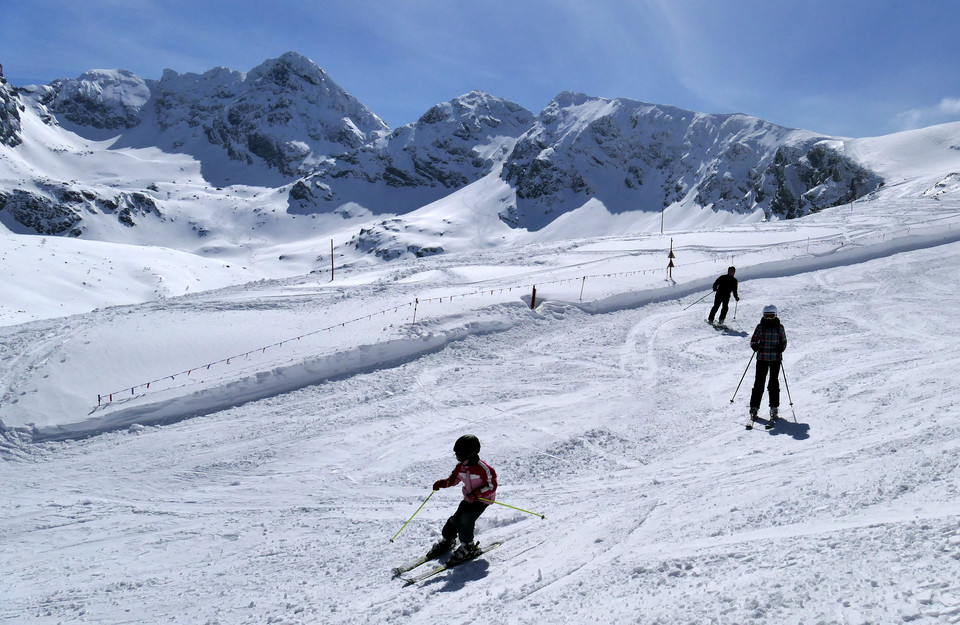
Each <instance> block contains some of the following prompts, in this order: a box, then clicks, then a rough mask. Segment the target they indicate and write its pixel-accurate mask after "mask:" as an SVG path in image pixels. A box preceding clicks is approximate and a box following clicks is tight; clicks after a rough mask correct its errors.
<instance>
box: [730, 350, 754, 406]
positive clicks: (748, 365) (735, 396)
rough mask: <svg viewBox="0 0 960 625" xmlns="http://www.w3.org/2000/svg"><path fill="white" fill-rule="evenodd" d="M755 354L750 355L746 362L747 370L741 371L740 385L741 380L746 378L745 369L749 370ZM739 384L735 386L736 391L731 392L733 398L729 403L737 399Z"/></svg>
mask: <svg viewBox="0 0 960 625" xmlns="http://www.w3.org/2000/svg"><path fill="white" fill-rule="evenodd" d="M756 355H757V354H756V352H754V353H752V354H750V360H748V361H747V368H746V369H744V370H743V375H741V376H740V384H743V379H744V378H745V377H747V369H749V368H750V363H751V362H753V357H754V356H756ZM740 384H737V390H735V391H734V392H733V397H731V398H730V403H731V404H732V403H733V400H734V399H736V398H737V393H739V392H740Z"/></svg>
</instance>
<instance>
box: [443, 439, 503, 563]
mask: <svg viewBox="0 0 960 625" xmlns="http://www.w3.org/2000/svg"><path fill="white" fill-rule="evenodd" d="M453 453H454V455H455V456H456V457H457V462H458V464H457V466H456V467H454V469H453V471H452V472H451V473H450V476H449V477H448V478H446V479H444V480H437V481H436V482H434V483H433V490H440V489H441V488H448V487H450V486H453V485H454V484H457V483H460V484H463V501H461V502H460V505H459V506H458V507H457V511H456V512H454V513H453V516H451V517H450V518H449V519H447V522H446V523H445V524H444V526H443V529H442V530H441V532H440V533H441V535H442V536H443V538H441V539H440V540H439V541H438V542H437V543H436V544H434V545H433V547H431V548H430V551H428V552H427V557H429V558H436V557H437V556H439V555H440V554H442V553H443V552H444V551H447V550H449V549H451V548H453V545H454V542H455V541H456V539H457V538H458V537H459V538H460V546H459V547H457V550H456V551H454V552H453V554H451V556H450V559H449V560H448V562H447V564H456V563H458V562H462V561H464V560H469V559H470V558H472V557H475V556H476V555H477V554H478V553H479V552H480V545H479V543H478V542H475V541H474V526H475V525H476V523H477V519H478V518H480V515H481V514H483V512H484V511H485V510H486V509H487V506H489V505H490V504H489V503H488V502H492V501H495V499H496V495H497V472H496V471H494V470H493V467H491V466H490V465H489V464H487V463H486V462H484V461H483V460H481V459H480V440H479V439H478V438H477V437H476V436H474V435H473V434H465V435H464V436H461V437H460V438H458V439H457V442H456V443H454V445H453ZM481 499H486V500H487V501H481Z"/></svg>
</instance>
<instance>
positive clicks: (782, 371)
mask: <svg viewBox="0 0 960 625" xmlns="http://www.w3.org/2000/svg"><path fill="white" fill-rule="evenodd" d="M780 373H782V374H783V385H784V386H785V387H787V399H788V400H789V401H790V411H791V412H793V397H790V384H789V383H787V370H786V369H784V368H783V362H782V361H781V362H780ZM793 422H794V423H796V422H797V417H796V413H794V417H793Z"/></svg>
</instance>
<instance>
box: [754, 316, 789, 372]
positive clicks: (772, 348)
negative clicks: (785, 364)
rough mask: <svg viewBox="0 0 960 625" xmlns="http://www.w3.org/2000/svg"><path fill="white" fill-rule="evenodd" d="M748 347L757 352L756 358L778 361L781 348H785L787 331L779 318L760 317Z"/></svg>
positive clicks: (781, 351) (780, 356)
mask: <svg viewBox="0 0 960 625" xmlns="http://www.w3.org/2000/svg"><path fill="white" fill-rule="evenodd" d="M750 347H751V348H752V349H753V351H755V352H757V360H763V361H766V362H780V360H781V359H782V358H783V356H782V354H783V350H785V349H787V332H786V330H784V329H783V324H781V323H780V319H778V318H777V317H774V318H772V319H767V318H766V317H764V318H763V319H761V320H760V323H758V324H757V329H756V330H754V331H753V336H751V337H750Z"/></svg>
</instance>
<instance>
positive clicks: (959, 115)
mask: <svg viewBox="0 0 960 625" xmlns="http://www.w3.org/2000/svg"><path fill="white" fill-rule="evenodd" d="M955 121H960V98H943V99H941V100H940V102H939V103H937V104H934V105H932V106H925V107H919V108H912V109H907V110H906V111H901V112H899V113H897V115H896V117H894V120H893V126H894V127H896V128H897V129H898V130H913V129H914V128H923V127H925V126H932V125H934V124H944V123H947V122H955Z"/></svg>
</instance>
